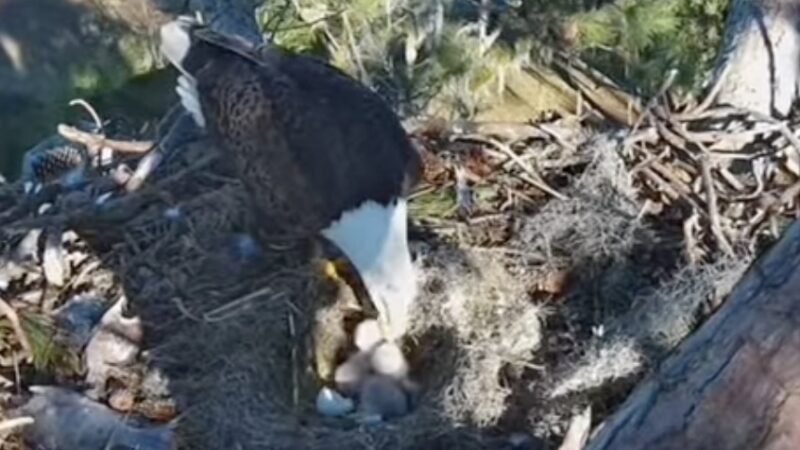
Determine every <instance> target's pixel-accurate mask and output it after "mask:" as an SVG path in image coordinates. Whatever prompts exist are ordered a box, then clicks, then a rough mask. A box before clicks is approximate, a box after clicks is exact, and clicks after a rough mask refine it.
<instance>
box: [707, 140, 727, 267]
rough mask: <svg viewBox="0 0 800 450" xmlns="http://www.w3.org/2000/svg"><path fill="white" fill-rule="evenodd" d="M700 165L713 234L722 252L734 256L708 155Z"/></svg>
mask: <svg viewBox="0 0 800 450" xmlns="http://www.w3.org/2000/svg"><path fill="white" fill-rule="evenodd" d="M700 145H702V144H700ZM700 164H701V166H700V167H701V169H702V172H703V183H704V184H705V190H706V204H707V206H708V217H709V221H710V223H711V232H712V233H714V237H716V238H717V241H718V243H719V245H720V247H722V250H723V251H725V253H727V254H728V255H733V254H734V251H733V247H732V246H731V243H730V242H729V241H728V238H727V237H726V236H725V233H724V231H723V229H722V223H721V221H720V217H719V210H718V209H717V192H716V189H715V188H714V179H713V178H711V162H710V161H709V156H708V155H707V154H706V155H704V156H703V158H701V159H700Z"/></svg>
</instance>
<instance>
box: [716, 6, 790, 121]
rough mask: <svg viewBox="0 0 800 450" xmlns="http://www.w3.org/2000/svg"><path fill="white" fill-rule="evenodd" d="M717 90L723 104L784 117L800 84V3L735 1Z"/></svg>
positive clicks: (730, 15) (720, 65)
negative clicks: (799, 28) (799, 29)
mask: <svg viewBox="0 0 800 450" xmlns="http://www.w3.org/2000/svg"><path fill="white" fill-rule="evenodd" d="M730 8H731V9H730V13H729V16H728V24H727V30H726V35H725V44H724V46H723V48H722V51H721V52H720V58H719V62H718V64H717V68H716V71H715V76H714V83H712V86H715V85H719V86H718V88H719V96H718V97H717V101H718V103H727V104H731V105H734V106H739V107H742V108H747V109H751V110H754V111H758V112H760V113H763V114H767V115H772V116H776V117H781V116H785V115H786V114H787V113H788V112H789V109H790V107H791V105H792V103H793V102H794V100H795V98H796V96H797V86H798V81H800V32H798V25H800V1H798V0H732V4H731V7H730Z"/></svg>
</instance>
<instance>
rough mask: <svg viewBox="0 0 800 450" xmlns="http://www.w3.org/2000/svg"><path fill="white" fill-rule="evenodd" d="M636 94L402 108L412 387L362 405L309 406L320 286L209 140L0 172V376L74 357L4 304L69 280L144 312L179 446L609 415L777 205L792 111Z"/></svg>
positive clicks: (35, 299) (434, 434)
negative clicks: (470, 111) (42, 177)
mask: <svg viewBox="0 0 800 450" xmlns="http://www.w3.org/2000/svg"><path fill="white" fill-rule="evenodd" d="M644 111H645V112H644V113H643V114H642V116H641V117H642V118H641V120H640V121H639V122H638V123H637V124H636V126H635V127H634V128H633V129H632V130H610V129H602V128H600V127H598V126H596V125H590V124H588V123H587V122H586V121H579V120H576V119H574V118H564V119H558V120H553V121H550V122H548V123H540V124H474V123H457V124H453V123H445V122H441V121H437V120H424V121H421V122H420V123H418V124H416V125H413V126H410V128H412V130H411V134H412V136H413V137H414V139H415V141H416V142H417V144H418V147H419V149H420V151H421V152H422V153H423V159H424V160H425V163H426V164H425V168H426V171H425V177H424V181H423V183H422V184H421V185H420V186H419V187H418V189H417V191H416V192H415V193H414V194H413V196H412V202H411V211H412V212H411V214H412V222H413V226H412V236H411V241H412V251H413V253H414V255H415V259H416V261H417V264H418V266H419V268H420V270H421V273H422V274H423V292H422V294H421V298H420V301H419V308H418V310H417V311H416V312H415V320H414V324H413V327H412V330H411V332H410V334H409V336H408V339H407V342H406V350H407V352H408V354H409V360H410V363H411V367H412V375H411V377H412V379H414V380H415V381H416V382H417V383H419V385H420V386H421V391H420V393H419V399H418V402H417V404H416V406H415V408H414V409H413V411H412V412H411V413H410V414H408V415H407V416H404V417H402V418H399V419H395V420H391V421H388V422H385V423H382V424H379V425H376V426H363V425H359V424H358V423H355V422H352V421H348V420H346V419H331V418H323V417H320V416H319V415H318V414H317V413H316V412H315V411H314V397H315V396H316V393H317V390H318V388H319V385H318V383H317V379H316V377H315V374H314V371H313V346H314V343H313V341H312V340H311V339H310V336H311V335H312V329H313V327H314V323H315V322H314V321H315V317H316V316H317V314H318V313H319V311H320V310H322V309H324V308H325V307H326V306H327V305H330V304H331V303H332V302H334V301H335V298H336V296H337V289H335V288H333V287H331V285H330V284H328V283H327V282H326V281H325V280H322V279H321V278H320V275H319V271H318V270H317V268H316V266H315V255H316V253H315V251H316V250H315V248H316V247H315V246H314V245H313V243H311V242H305V241H292V242H286V241H271V240H270V238H269V237H268V236H267V237H265V236H257V234H258V233H257V232H256V231H254V230H257V228H258V227H257V224H254V223H253V220H252V218H251V216H250V212H249V207H248V199H247V197H246V195H245V194H244V191H243V189H242V186H241V185H240V183H239V181H238V180H237V179H236V177H235V176H234V175H233V171H232V170H231V169H230V168H229V167H227V166H226V165H225V158H224V157H223V156H222V155H221V152H220V150H219V149H217V148H216V147H215V146H214V144H213V143H212V142H210V141H209V140H207V139H205V138H204V137H202V136H200V137H197V136H195V137H191V136H190V137H186V138H181V139H175V138H174V136H172V137H171V138H170V139H167V137H169V133H167V132H165V131H163V130H166V129H168V128H170V127H167V126H166V125H164V124H162V127H161V130H162V131H161V132H160V134H159V136H158V139H159V140H160V141H161V142H162V143H163V142H165V141H170V142H172V143H173V144H171V145H162V146H160V147H159V149H158V150H157V152H158V153H159V154H158V159H159V160H160V161H159V162H160V163H159V164H158V166H157V168H156V169H155V170H154V171H153V172H152V173H150V174H149V175H148V176H147V178H146V180H142V179H140V178H137V177H136V174H137V172H136V171H133V172H132V173H133V176H127V177H122V178H121V179H119V180H117V181H116V184H115V185H114V186H115V187H114V189H112V190H113V192H114V193H113V195H112V196H111V197H110V198H107V199H105V201H104V202H98V198H99V195H102V194H103V193H104V192H108V189H107V187H103V188H102V189H101V188H100V187H98V186H101V185H102V186H108V184H107V183H108V181H107V180H108V178H109V177H110V176H111V175H109V174H111V173H117V172H113V171H112V170H110V169H114V167H111V168H110V169H109V168H105V169H103V170H100V171H98V173H97V174H96V175H95V176H93V177H90V178H89V180H90V181H89V184H88V185H87V186H85V187H83V188H81V189H80V190H79V191H74V190H73V191H68V190H64V189H62V188H59V187H58V186H54V187H51V186H45V187H44V188H43V189H42V190H40V191H38V192H37V193H35V194H33V195H30V194H28V195H25V194H23V187H22V185H21V183H14V184H8V185H4V186H2V187H0V225H2V238H3V240H2V244H3V247H2V248H3V252H4V253H3V258H4V260H3V264H4V265H3V273H4V274H5V275H7V278H8V283H7V285H6V286H5V287H4V288H3V294H2V302H1V303H0V308H2V311H0V315H2V316H3V317H4V319H3V321H2V322H0V324H1V325H3V326H6V327H7V329H8V331H9V332H8V333H7V336H9V339H5V340H4V341H3V342H2V346H0V367H2V369H1V370H0V375H2V376H3V377H4V378H5V379H7V380H8V381H9V382H10V383H11V385H14V384H18V385H21V386H24V385H25V384H26V381H24V379H23V380H20V379H19V377H22V375H20V374H24V373H27V372H31V373H40V372H47V373H56V377H55V378H54V382H64V383H66V381H65V380H69V379H70V377H75V376H76V375H75V374H74V373H73V372H71V371H67V370H63V365H64V363H63V361H61V360H58V361H56V360H53V361H52V365H51V366H48V365H37V364H38V362H39V361H41V355H40V354H38V353H37V350H36V348H37V347H38V344H36V343H35V342H31V340H35V339H34V338H35V336H34V337H32V332H31V330H32V327H31V326H30V324H28V325H26V323H28V322H30V321H31V318H35V317H41V318H47V317H48V316H49V315H51V313H52V312H53V311H55V310H57V308H58V307H59V306H60V305H62V304H64V303H65V302H66V301H67V300H68V299H69V298H71V297H73V296H75V295H78V294H86V293H92V294H94V295H98V296H100V297H103V298H106V299H113V298H116V297H118V296H119V295H125V296H126V297H127V298H128V299H129V301H130V304H131V307H132V311H133V313H135V314H136V315H138V316H140V317H141V318H142V321H143V323H144V328H145V337H144V345H143V348H144V349H145V351H144V352H143V353H142V355H141V359H142V361H143V363H144V364H146V365H149V366H154V367H158V368H159V370H161V371H162V372H163V373H164V374H165V375H166V376H167V378H168V379H169V391H170V395H171V396H172V398H173V399H174V402H175V405H176V409H177V412H178V413H179V414H180V416H179V419H178V421H177V424H178V427H177V434H178V437H179V441H180V442H181V445H182V446H183V447H184V448H287V449H289V448H312V449H313V448H347V449H352V448H387V449H388V448H392V449H394V448H409V449H411V448H414V449H420V448H515V446H518V445H520V444H521V443H525V442H527V443H530V442H533V441H535V440H537V439H541V440H543V441H544V442H547V443H549V444H556V443H557V442H559V441H560V439H561V438H562V436H563V435H564V433H565V432H566V428H567V426H568V424H569V421H570V418H571V417H572V416H573V414H575V413H576V412H578V411H582V410H583V409H584V407H585V406H587V405H589V404H591V405H592V406H593V407H594V410H595V420H597V418H602V417H603V416H604V415H605V414H608V413H609V412H610V411H611V410H612V409H613V407H614V406H615V405H616V404H618V403H619V401H620V400H621V399H622V398H623V396H624V393H625V392H627V389H629V388H630V387H631V385H632V383H633V382H635V380H636V375H637V374H639V373H641V372H642V370H643V369H644V368H645V367H646V366H647V364H648V363H649V362H650V361H657V360H658V358H659V357H660V356H659V355H661V354H663V352H665V351H666V350H668V349H669V348H670V346H671V345H674V344H675V343H676V342H677V341H678V340H680V339H681V338H682V337H685V336H686V335H687V334H688V333H690V332H691V331H692V329H693V327H694V326H695V325H696V324H697V323H698V321H699V320H700V319H702V317H703V315H704V314H709V313H710V312H711V311H713V309H714V308H715V307H716V306H718V305H719V302H720V301H722V300H723V299H724V297H725V293H726V292H727V289H729V288H730V286H731V285H732V283H733V282H735V280H736V277H737V275H738V274H739V273H741V271H742V270H744V268H745V267H746V266H747V263H748V262H749V261H750V260H751V258H752V257H753V255H754V254H755V253H756V251H757V250H758V248H759V247H760V246H761V245H763V244H765V243H767V242H769V241H770V240H771V239H774V238H775V237H776V236H777V234H778V233H779V232H780V229H781V227H782V226H783V225H784V224H785V223H786V222H788V220H790V219H791V218H793V217H794V216H795V214H796V210H797V208H796V197H797V191H798V185H800V182H798V179H800V157H798V155H800V153H799V152H800V142H798V139H797V138H796V137H795V134H794V131H793V129H794V122H793V121H792V120H787V121H777V120H774V119H769V118H765V117H760V116H758V115H755V114H752V113H748V112H745V111H740V110H736V109H732V108H724V107H715V108H710V107H708V106H707V105H702V104H701V105H699V106H696V107H694V108H686V109H685V110H682V111H676V110H675V108H673V107H670V105H669V104H668V103H667V102H661V101H654V102H652V103H651V104H649V105H647V107H646V108H645V109H644ZM173 119H174V118H173ZM170 129H172V128H170ZM59 131H61V134H62V135H64V136H65V137H66V138H67V139H71V140H73V141H74V142H76V143H77V144H79V145H83V146H85V147H86V148H88V149H89V150H90V153H101V152H102V150H103V149H104V148H110V149H112V150H114V151H115V154H116V155H117V157H116V159H115V160H114V161H115V163H114V164H115V165H116V164H119V163H120V162H124V163H126V164H129V165H130V166H132V167H137V168H138V167H141V166H143V165H145V164H147V161H148V158H153V156H151V155H153V154H155V153H154V152H155V151H154V150H152V148H153V145H152V144H150V145H146V143H145V141H136V142H132V141H131V140H130V139H123V138H120V139H117V140H111V139H108V138H106V137H105V136H102V135H100V134H93V133H87V132H83V131H80V130H77V129H72V128H66V127H62V128H60V130H59ZM103 183H106V184H103ZM43 204H47V205H49V206H47V207H42V205H43ZM31 233H33V235H32V234H31ZM67 235H69V238H67V237H65V236H67ZM49 236H57V237H58V238H60V239H54V238H48V237H49ZM256 236H257V237H256ZM26 243H27V244H26ZM22 245H28V246H30V247H31V248H32V249H33V250H30V251H28V253H29V260H27V261H26V262H21V261H19V260H18V259H15V258H16V257H15V255H17V254H19V253H20V248H21V246H22ZM53 248H55V249H58V251H55V254H56V257H55V259H53V258H54V257H53V256H50V257H47V256H46V255H52V254H54V251H53V250H52V249H53ZM48 249H50V250H48ZM59 252H60V255H61V256H60V257H59V256H58V255H59ZM59 258H60V259H59ZM52 261H55V263H53V262H52ZM734 262H735V263H734ZM53 264H55V266H53ZM54 267H55V269H54ZM732 280H733V281H732ZM689 294H691V295H689ZM678 298H680V299H684V300H685V301H683V302H680V303H679V306H676V299H678ZM665 311H667V313H665ZM653 317H658V318H659V321H654V320H649V321H648V320H647V319H648V318H653ZM642 318H644V320H640V319H642ZM43 320H44V319H43ZM656 322H657V323H656ZM647 324H650V325H647ZM45 336H46V334H45ZM665 336H667V337H668V338H665ZM34 362H36V363H37V364H34ZM610 362H613V364H612V363H610ZM26 367H30V368H26ZM15 378H16V380H15ZM22 378H24V377H22ZM556 399H557V401H556ZM519 432H524V433H527V434H528V435H529V436H528V437H527V438H526V439H527V440H526V439H522V438H520V435H518V433H519Z"/></svg>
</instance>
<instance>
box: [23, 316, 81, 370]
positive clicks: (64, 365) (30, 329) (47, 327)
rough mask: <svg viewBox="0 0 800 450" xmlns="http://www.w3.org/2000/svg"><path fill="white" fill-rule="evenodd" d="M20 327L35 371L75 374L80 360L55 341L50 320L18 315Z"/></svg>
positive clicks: (54, 330)
mask: <svg viewBox="0 0 800 450" xmlns="http://www.w3.org/2000/svg"><path fill="white" fill-rule="evenodd" d="M20 325H21V326H22V328H23V330H25V333H26V335H27V336H28V340H29V341H30V344H31V350H32V352H33V355H32V356H33V365H34V367H35V368H36V369H37V370H40V371H46V372H50V373H55V372H59V373H76V372H78V371H79V370H80V365H81V363H80V358H79V357H78V356H77V355H76V354H75V353H74V352H72V351H70V350H69V349H68V348H67V347H65V346H64V345H62V344H60V343H59V342H58V341H56V339H55V334H56V328H55V326H54V324H53V323H52V319H50V318H49V317H47V316H44V315H42V314H33V313H25V314H20Z"/></svg>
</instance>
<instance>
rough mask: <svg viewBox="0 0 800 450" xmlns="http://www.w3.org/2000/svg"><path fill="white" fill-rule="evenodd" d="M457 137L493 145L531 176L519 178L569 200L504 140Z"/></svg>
mask: <svg viewBox="0 0 800 450" xmlns="http://www.w3.org/2000/svg"><path fill="white" fill-rule="evenodd" d="M455 139H458V140H465V141H476V142H481V143H484V144H489V145H491V146H493V147H494V148H496V149H498V150H500V151H501V152H503V153H504V154H505V155H506V156H508V157H509V158H510V159H511V160H512V161H513V162H514V163H516V165H517V166H519V168H521V169H522V170H523V171H524V172H525V173H527V174H528V175H529V176H530V178H528V177H525V176H520V177H519V178H520V179H521V180H523V181H526V182H528V183H529V184H531V185H533V187H535V188H537V189H540V190H542V191H544V192H546V193H548V194H550V195H552V196H553V197H555V198H557V199H559V200H567V199H568V197H567V196H566V195H564V194H562V193H560V192H558V191H556V190H555V189H553V188H551V187H550V186H548V185H547V183H545V182H544V181H542V178H541V176H539V174H538V173H537V172H536V171H535V170H533V168H532V167H531V166H530V165H528V164H527V163H526V162H525V161H523V160H522V158H520V157H519V155H517V154H516V153H514V151H513V150H511V148H509V147H508V146H507V145H505V144H503V143H502V142H499V141H497V140H494V139H492V138H485V137H482V136H472V135H469V136H457V137H456V138H455Z"/></svg>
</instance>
